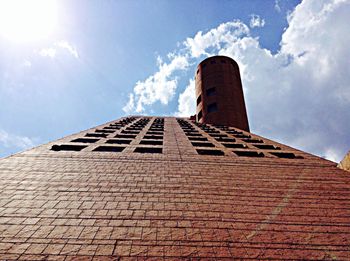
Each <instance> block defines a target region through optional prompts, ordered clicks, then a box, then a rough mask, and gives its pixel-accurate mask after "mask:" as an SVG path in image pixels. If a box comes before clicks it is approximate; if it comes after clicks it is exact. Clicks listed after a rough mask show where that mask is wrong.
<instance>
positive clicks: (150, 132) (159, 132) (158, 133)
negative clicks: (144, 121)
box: [146, 131, 163, 135]
mask: <svg viewBox="0 0 350 261" xmlns="http://www.w3.org/2000/svg"><path fill="white" fill-rule="evenodd" d="M146 134H149V135H163V131H147V133H146Z"/></svg>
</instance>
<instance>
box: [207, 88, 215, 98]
mask: <svg viewBox="0 0 350 261" xmlns="http://www.w3.org/2000/svg"><path fill="white" fill-rule="evenodd" d="M206 94H207V96H214V95H215V94H216V88H215V87H212V88H209V89H208V90H207V91H206Z"/></svg>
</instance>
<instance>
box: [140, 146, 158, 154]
mask: <svg viewBox="0 0 350 261" xmlns="http://www.w3.org/2000/svg"><path fill="white" fill-rule="evenodd" d="M134 152H138V153H162V152H163V150H162V148H146V147H138V148H136V149H135V150H134Z"/></svg>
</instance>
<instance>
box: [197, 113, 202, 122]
mask: <svg viewBox="0 0 350 261" xmlns="http://www.w3.org/2000/svg"><path fill="white" fill-rule="evenodd" d="M202 117H203V114H202V111H200V112H198V115H197V121H200V120H201V119H202Z"/></svg>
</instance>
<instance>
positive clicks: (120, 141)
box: [106, 139, 131, 144]
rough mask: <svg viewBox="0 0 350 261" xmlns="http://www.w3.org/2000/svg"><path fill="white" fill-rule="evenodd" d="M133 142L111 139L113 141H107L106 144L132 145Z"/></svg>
mask: <svg viewBox="0 0 350 261" xmlns="http://www.w3.org/2000/svg"><path fill="white" fill-rule="evenodd" d="M130 142H131V140H123V139H116V140H114V139H111V140H107V141H106V143H110V144H130Z"/></svg>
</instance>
